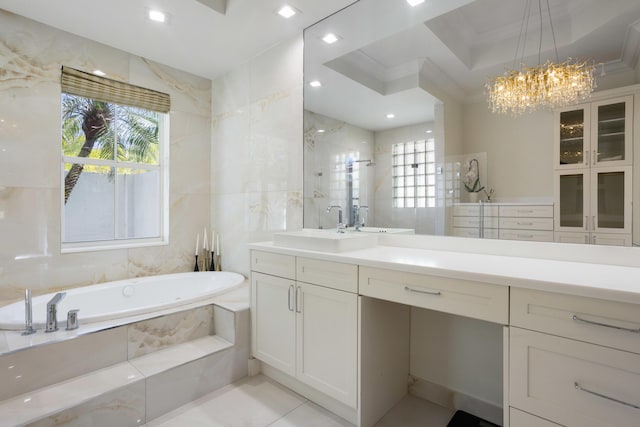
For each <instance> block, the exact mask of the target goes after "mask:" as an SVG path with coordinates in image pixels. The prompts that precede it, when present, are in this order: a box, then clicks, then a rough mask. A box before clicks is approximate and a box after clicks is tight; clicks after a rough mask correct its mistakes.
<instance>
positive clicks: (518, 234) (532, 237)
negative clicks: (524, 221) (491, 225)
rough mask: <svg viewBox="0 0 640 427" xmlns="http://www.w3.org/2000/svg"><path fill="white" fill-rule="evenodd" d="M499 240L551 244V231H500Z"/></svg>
mask: <svg viewBox="0 0 640 427" xmlns="http://www.w3.org/2000/svg"><path fill="white" fill-rule="evenodd" d="M500 239H501V240H525V241H526V240H528V241H531V242H553V231H539V230H500Z"/></svg>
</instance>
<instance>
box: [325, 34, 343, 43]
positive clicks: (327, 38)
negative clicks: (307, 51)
mask: <svg viewBox="0 0 640 427" xmlns="http://www.w3.org/2000/svg"><path fill="white" fill-rule="evenodd" d="M322 40H323V41H324V42H325V43H326V44H332V43H335V42H337V41H338V40H339V38H338V36H336V35H335V34H333V33H327V34H326V35H325V36H324V37H323V38H322Z"/></svg>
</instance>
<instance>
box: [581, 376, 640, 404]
mask: <svg viewBox="0 0 640 427" xmlns="http://www.w3.org/2000/svg"><path fill="white" fill-rule="evenodd" d="M573 386H574V387H575V388H576V390H578V391H584V392H585V393H589V394H592V395H594V396H598V397H601V398H603V399H607V400H610V401H612V402H616V403H619V404H621V405H625V406H630V407H632V408H635V409H640V406H638V405H634V404H632V403H628V402H624V401H622V400H619V399H615V398H613V397H609V396H605V395H604V394H600V393H596V392H595V391H591V390H588V389H586V388H584V387H582V386H581V385H580V384H578V383H577V382H574V383H573Z"/></svg>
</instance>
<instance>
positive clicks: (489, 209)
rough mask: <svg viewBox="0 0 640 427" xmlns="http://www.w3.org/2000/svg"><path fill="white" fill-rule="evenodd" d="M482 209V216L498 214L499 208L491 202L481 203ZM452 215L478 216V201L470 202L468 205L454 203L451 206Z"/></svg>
mask: <svg viewBox="0 0 640 427" xmlns="http://www.w3.org/2000/svg"><path fill="white" fill-rule="evenodd" d="M482 209H483V210H484V216H485V217H487V216H498V214H499V212H500V211H499V209H498V206H495V205H491V204H487V203H485V204H483V205H482ZM453 216H475V217H479V216H480V204H479V203H470V204H468V205H454V206H453Z"/></svg>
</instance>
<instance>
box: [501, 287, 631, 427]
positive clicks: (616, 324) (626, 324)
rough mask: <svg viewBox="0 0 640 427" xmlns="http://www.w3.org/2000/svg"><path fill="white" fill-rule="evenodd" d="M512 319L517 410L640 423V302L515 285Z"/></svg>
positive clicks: (585, 421) (590, 424)
mask: <svg viewBox="0 0 640 427" xmlns="http://www.w3.org/2000/svg"><path fill="white" fill-rule="evenodd" d="M510 324H511V326H510V344H509V347H510V366H509V371H510V372H509V378H510V384H509V404H510V406H511V407H512V408H513V411H524V412H525V413H528V414H533V415H535V416H538V417H540V418H542V419H545V420H549V421H553V422H555V423H557V424H559V425H563V426H567V427H569V426H575V427H578V426H579V427H596V426H600V427H601V426H608V427H617V426H632V425H638V420H639V419H640V306H638V305H635V304H629V303H623V302H616V301H606V300H600V299H592V298H586V297H579V296H571V295H563V294H556V293H549V292H539V291H533V290H524V289H518V288H512V290H511V319H510ZM515 413H516V416H522V414H519V413H518V412H515ZM512 425H515V424H512ZM531 425H537V424H533V423H531ZM540 425H546V424H540Z"/></svg>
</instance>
